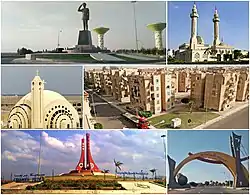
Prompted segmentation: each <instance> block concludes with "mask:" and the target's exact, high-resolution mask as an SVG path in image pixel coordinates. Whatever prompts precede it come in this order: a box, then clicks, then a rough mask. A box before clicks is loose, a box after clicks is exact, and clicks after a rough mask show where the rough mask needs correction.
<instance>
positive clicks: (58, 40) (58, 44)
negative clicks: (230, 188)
mask: <svg viewBox="0 0 250 195" xmlns="http://www.w3.org/2000/svg"><path fill="white" fill-rule="evenodd" d="M61 32H62V30H59V31H58V36H57V48H59V47H60V33H61Z"/></svg>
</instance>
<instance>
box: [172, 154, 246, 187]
mask: <svg viewBox="0 0 250 195" xmlns="http://www.w3.org/2000/svg"><path fill="white" fill-rule="evenodd" d="M202 159H204V161H205V162H206V161H210V163H215V164H223V165H224V166H225V167H226V168H227V169H228V170H229V171H230V173H231V174H232V176H233V178H234V184H236V180H237V170H236V163H235V158H233V157H232V156H230V155H228V154H225V153H222V152H215V151H206V152H199V153H196V154H192V155H190V156H188V157H187V158H185V159H184V160H183V161H181V162H180V163H179V165H178V166H177V167H176V168H175V170H174V177H176V176H177V174H178V173H179V171H180V170H181V169H182V167H184V166H185V165H186V164H188V163H189V162H191V161H193V160H202ZM202 161H203V160H202ZM212 161H214V162H212ZM219 162H220V163H219ZM241 168H242V169H243V173H244V175H245V177H246V178H249V174H248V171H247V169H246V168H245V167H244V166H243V165H242V164H241ZM235 187H236V186H235Z"/></svg>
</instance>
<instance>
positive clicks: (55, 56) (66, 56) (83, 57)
mask: <svg viewBox="0 0 250 195" xmlns="http://www.w3.org/2000/svg"><path fill="white" fill-rule="evenodd" d="M38 57H41V58H47V59H55V60H84V61H95V59H93V58H92V57H91V56H90V55H89V54H50V55H41V56H38Z"/></svg>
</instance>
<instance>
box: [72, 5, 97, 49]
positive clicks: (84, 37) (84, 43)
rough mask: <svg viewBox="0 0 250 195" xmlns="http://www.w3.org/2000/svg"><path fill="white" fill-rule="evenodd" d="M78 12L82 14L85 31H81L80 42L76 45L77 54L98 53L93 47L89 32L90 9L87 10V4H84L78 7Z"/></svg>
mask: <svg viewBox="0 0 250 195" xmlns="http://www.w3.org/2000/svg"><path fill="white" fill-rule="evenodd" d="M77 11H78V12H81V13H82V22H83V30H80V31H79V34H78V42H77V45H76V48H75V49H76V50H75V52H77V53H84V52H93V51H95V52H96V48H95V47H94V46H93V45H92V37H91V32H90V31H89V26H88V22H89V16H90V11H89V8H87V4H86V3H82V4H81V5H80V6H79V7H78V10H77Z"/></svg>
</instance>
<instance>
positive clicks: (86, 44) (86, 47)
mask: <svg viewBox="0 0 250 195" xmlns="http://www.w3.org/2000/svg"><path fill="white" fill-rule="evenodd" d="M73 52H74V53H93V52H96V48H95V46H93V45H92V38H91V32H90V31H88V30H80V31H79V35H78V42H77V45H76V46H75V49H74V51H73Z"/></svg>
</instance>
